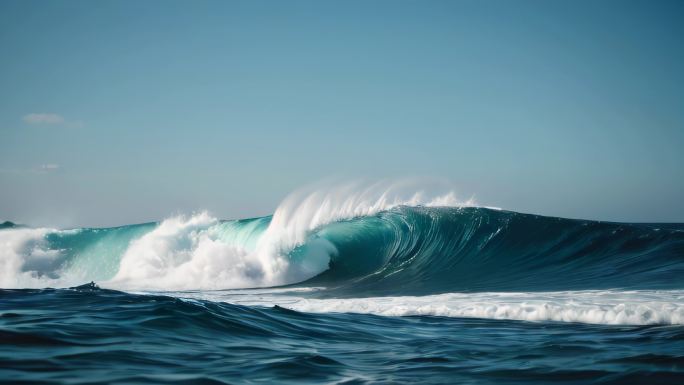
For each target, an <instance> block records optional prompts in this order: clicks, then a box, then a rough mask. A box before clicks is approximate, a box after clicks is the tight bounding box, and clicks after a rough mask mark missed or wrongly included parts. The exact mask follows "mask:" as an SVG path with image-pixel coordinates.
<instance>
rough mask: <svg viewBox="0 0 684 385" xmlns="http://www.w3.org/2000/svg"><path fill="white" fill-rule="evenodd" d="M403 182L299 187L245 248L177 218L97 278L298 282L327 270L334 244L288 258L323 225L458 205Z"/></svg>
mask: <svg viewBox="0 0 684 385" xmlns="http://www.w3.org/2000/svg"><path fill="white" fill-rule="evenodd" d="M405 191H406V183H395V184H392V183H386V182H380V183H375V184H372V185H363V184H360V183H350V184H346V185H334V186H328V187H326V188H321V187H318V188H316V189H308V190H300V191H297V192H294V193H293V194H291V195H290V196H288V197H287V198H286V199H285V200H283V202H282V203H281V204H280V205H279V206H278V209H277V210H276V212H275V214H274V215H273V218H272V220H271V222H270V224H269V226H268V228H267V229H266V230H265V231H264V233H263V234H262V236H261V237H260V238H259V240H258V241H257V242H256V245H255V246H253V247H251V248H249V249H248V248H246V247H244V246H243V245H240V244H239V243H237V244H236V243H235V242H230V243H229V242H225V241H224V239H222V238H221V237H219V236H218V233H217V231H218V230H217V224H218V221H217V219H216V218H213V217H211V216H210V215H208V214H207V213H200V214H196V215H194V216H191V217H184V216H178V217H174V218H169V219H167V220H165V221H163V222H162V223H161V224H160V225H159V226H158V227H157V228H156V229H154V230H153V231H151V232H150V233H148V234H146V235H144V236H143V237H141V238H140V239H138V240H135V241H133V242H132V243H131V245H130V247H129V248H128V250H127V251H126V253H125V254H124V256H123V258H122V260H121V266H120V269H119V271H118V273H117V274H116V276H115V277H114V278H113V279H111V280H110V281H106V282H102V286H104V287H113V288H118V289H136V290H139V289H150V290H189V289H229V288H247V287H267V286H276V285H284V284H290V283H296V282H301V281H303V280H305V279H307V278H311V277H313V276H315V275H317V274H319V273H321V272H323V271H324V270H325V269H327V268H328V262H329V260H330V256H331V255H333V254H334V253H336V252H337V251H336V249H335V247H334V246H333V245H332V244H331V243H330V242H328V241H326V240H324V239H317V240H316V241H314V242H310V243H309V244H307V248H306V254H305V255H302V256H300V258H298V260H297V261H296V262H292V261H291V260H290V259H289V258H288V257H287V253H289V252H290V251H291V250H292V249H294V248H295V247H297V246H299V245H302V244H303V243H304V242H305V241H306V239H307V236H308V235H309V234H310V233H311V232H312V231H314V230H315V229H317V228H319V227H320V226H322V225H325V224H327V223H330V222H334V221H338V220H342V219H348V218H354V217H359V216H364V215H372V214H375V213H377V212H380V211H382V210H389V209H391V208H393V207H397V206H400V205H412V206H416V205H426V206H462V205H469V204H472V202H465V203H461V202H459V201H458V200H457V199H456V197H455V195H454V194H453V193H451V192H450V193H447V194H444V195H437V196H428V195H427V194H424V193H420V192H417V193H416V192H412V193H408V194H407V193H405Z"/></svg>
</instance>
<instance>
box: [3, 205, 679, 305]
mask: <svg viewBox="0 0 684 385" xmlns="http://www.w3.org/2000/svg"><path fill="white" fill-rule="evenodd" d="M271 220H272V217H270V216H269V217H263V218H254V219H245V220H236V221H217V220H214V219H211V218H208V217H202V216H199V217H191V218H187V219H174V220H167V221H164V222H161V223H147V224H139V225H130V226H123V227H116V228H106V229H77V230H65V231H56V230H45V229H28V228H17V227H7V228H5V229H3V230H0V232H1V233H0V236H3V237H5V238H6V239H8V241H7V242H6V244H8V245H13V246H12V247H9V248H8V249H7V250H4V251H3V253H4V254H6V255H4V259H5V263H6V268H5V270H6V271H8V272H9V273H6V274H5V276H4V278H2V277H0V278H2V279H4V282H1V283H2V285H0V286H4V287H12V286H15V287H25V286H26V285H24V286H22V282H20V281H17V280H15V281H11V279H13V278H16V277H23V278H22V279H24V281H23V282H26V280H32V281H31V282H32V286H41V285H42V287H45V286H59V285H63V286H69V285H73V284H77V283H81V282H88V281H98V282H107V281H109V280H113V281H112V282H124V283H123V284H120V286H119V287H123V288H126V287H127V286H126V285H132V287H137V286H136V285H137V284H138V283H139V282H150V281H153V283H154V284H155V285H156V286H154V288H156V289H161V290H163V289H168V290H174V289H179V288H180V289H193V288H207V287H209V288H216V289H221V288H236V287H255V286H274V285H281V284H297V285H299V286H325V287H327V288H329V289H330V290H331V292H332V291H334V292H335V295H343V296H348V295H356V296H358V295H376V294H382V295H409V294H410V295H413V294H436V293H442V292H453V291H458V292H464V291H465V292H467V291H549V290H582V289H607V288H626V289H681V288H684V282H683V280H682V279H681V277H682V276H684V226H683V225H677V224H674V225H662V224H660V225H647V224H625V223H606V222H596V221H583V220H570V219H561V218H551V217H542V216H536V215H529V214H520V213H515V212H509V211H501V210H491V209H485V208H472V207H471V208H445V207H432V208H428V207H406V206H402V207H397V208H394V209H391V210H387V211H382V212H380V213H378V214H375V215H370V216H363V217H357V218H353V219H350V220H343V221H337V222H333V223H329V224H325V225H322V226H320V227H318V228H316V229H314V230H313V231H309V232H308V235H307V236H306V237H305V238H304V240H303V241H302V242H300V243H299V244H294V245H292V242H290V241H289V240H287V239H284V238H285V237H286V236H287V234H276V236H273V235H272V234H269V235H268V236H267V235H266V234H267V233H268V231H269V225H270V224H271ZM10 254H11V255H10ZM7 255H10V257H12V258H14V259H15V262H14V263H10V262H11V261H12V259H11V258H10V257H7ZM7 261H9V262H7ZM12 268H14V269H15V271H10V270H11V269H12ZM117 279H119V280H120V281H117ZM208 284H210V286H207V285H208ZM165 285H168V286H165ZM29 286H31V285H29Z"/></svg>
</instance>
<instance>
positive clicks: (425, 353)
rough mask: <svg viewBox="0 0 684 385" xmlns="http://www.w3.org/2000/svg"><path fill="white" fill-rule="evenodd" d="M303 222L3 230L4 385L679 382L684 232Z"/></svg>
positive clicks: (524, 219)
mask: <svg viewBox="0 0 684 385" xmlns="http://www.w3.org/2000/svg"><path fill="white" fill-rule="evenodd" d="M295 219H296V218H295ZM309 219H310V218H309ZM297 223H298V222H296V221H292V220H290V221H283V220H281V219H280V218H278V217H277V216H274V217H264V218H255V219H247V220H239V221H218V220H215V219H213V218H210V217H208V216H206V215H205V214H198V215H195V216H192V217H178V218H171V219H168V220H166V221H163V222H160V223H148V224H141V225H131V226H123V227H117V228H107V229H75V230H54V229H37V228H28V227H22V226H17V225H14V224H12V223H5V224H3V225H2V228H1V229H0V270H1V271H0V287H4V289H0V382H3V383H12V384H16V383H70V384H71V383H74V384H76V383H79V384H80V383H83V384H91V383H100V384H110V383H120V384H138V383H161V384H166V383H208V384H211V383H217V384H218V383H231V384H255V383H269V384H270V383H344V384H357V383H358V384H365V383H378V384H381V383H421V384H422V383H427V384H451V383H462V384H467V383H474V384H475V383H476V384H488V383H492V384H494V383H496V384H499V383H503V384H507V383H511V384H513V383H515V384H546V383H549V384H550V383H554V384H555V383H567V384H681V383H684V278H683V277H684V225H682V224H627V223H606V222H596V221H583V220H569V219H561V218H549V217H541V216H535V215H527V214H520V213H514V212H508V211H500V210H490V209H483V208H445V207H439V208H429V207H403V206H402V207H395V208H392V209H387V210H381V211H379V212H377V213H372V214H368V215H364V216H355V217H351V218H347V219H343V218H342V219H341V218H336V219H335V220H329V221H323V222H322V224H321V225H317V226H313V227H312V228H311V229H308V230H307V231H305V232H303V233H296V232H292V231H289V230H290V229H292V228H297ZM278 226H280V227H278ZM302 236H303V238H302ZM298 237H299V238H298ZM295 240H298V241H296V242H295ZM276 246H277V247H276ZM89 281H96V282H98V285H99V286H101V287H103V288H100V287H98V285H95V284H87V285H80V284H82V283H83V282H89ZM78 285H80V286H78ZM49 286H58V287H63V288H60V289H49V288H45V287H49ZM69 286H72V287H71V288H68V287H69ZM249 287H261V289H245V288H249ZM114 289H116V290H114Z"/></svg>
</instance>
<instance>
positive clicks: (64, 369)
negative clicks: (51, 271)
mask: <svg viewBox="0 0 684 385" xmlns="http://www.w3.org/2000/svg"><path fill="white" fill-rule="evenodd" d="M0 313H1V314H2V315H1V316H0V336H1V337H0V341H2V342H1V343H0V379H2V380H3V382H6V383H21V382H22V381H23V382H27V383H28V382H31V383H40V382H69V383H159V384H167V383H217V384H218V383H347V384H354V383H411V382H415V383H434V384H443V383H463V384H465V383H478V384H482V383H520V384H529V383H592V384H599V383H600V384H630V383H633V384H677V383H681V381H682V379H684V356H683V355H684V327H682V326H679V325H646V326H644V325H591V324H581V323H565V322H543V323H540V322H525V321H508V320H493V319H479V318H452V317H437V316H406V317H388V316H377V315H371V314H354V313H323V314H316V313H303V312H297V311H292V310H288V309H286V308H283V307H279V306H277V307H262V306H242V305H233V304H228V303H221V302H213V301H202V300H187V299H186V300H183V299H178V298H174V297H169V296H159V295H136V294H127V293H123V292H118V291H109V290H101V289H92V288H88V287H84V288H77V289H59V290H51V289H48V290H3V291H2V292H0Z"/></svg>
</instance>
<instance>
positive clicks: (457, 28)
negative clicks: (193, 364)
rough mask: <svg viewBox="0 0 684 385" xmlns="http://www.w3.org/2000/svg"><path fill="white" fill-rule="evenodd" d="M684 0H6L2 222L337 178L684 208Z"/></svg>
mask: <svg viewBox="0 0 684 385" xmlns="http://www.w3.org/2000/svg"><path fill="white" fill-rule="evenodd" d="M683 74H684V2H682V1H335V2H331V1H311V2H309V1H244V2H234V1H186V2H178V1H116V2H114V1H25V0H20V1H7V0H3V1H1V2H0V219H3V220H4V219H10V220H14V221H18V222H24V223H30V224H33V225H58V226H80V225H119V224H127V223H132V222H140V221H148V220H157V219H162V218H164V217H166V216H168V215H170V214H174V213H178V212H191V211H193V210H198V209H208V210H210V211H211V212H212V213H213V214H214V215H216V216H218V217H221V218H235V217H248V216H257V215H263V214H268V213H271V212H272V210H273V209H274V208H275V207H276V206H277V204H278V202H279V200H280V199H281V198H282V197H284V196H285V195H286V194H287V193H288V192H289V191H291V190H292V189H295V188H297V187H298V186H301V185H303V184H306V183H309V182H314V181H316V180H319V179H321V178H324V177H326V176H329V175H343V176H346V177H356V176H363V177H371V178H373V177H400V176H415V175H428V176H437V177H444V178H448V179H449V180H452V181H453V182H454V183H455V184H456V185H457V186H458V192H459V193H460V194H461V195H462V196H464V197H469V196H470V195H472V194H474V195H475V197H476V199H477V201H478V202H480V203H482V204H486V205H492V206H500V207H503V208H507V209H512V210H517V211H524V212H534V213H541V214H547V215H557V216H566V217H584V218H592V219H604V220H621V221H684V202H683V201H682V200H683V199H682V198H684V171H683V170H682V168H683V167H684V76H683Z"/></svg>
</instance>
